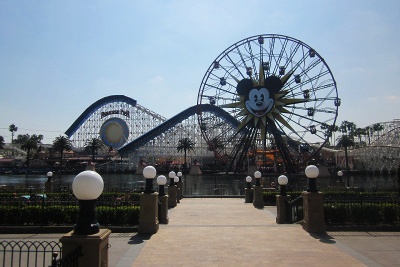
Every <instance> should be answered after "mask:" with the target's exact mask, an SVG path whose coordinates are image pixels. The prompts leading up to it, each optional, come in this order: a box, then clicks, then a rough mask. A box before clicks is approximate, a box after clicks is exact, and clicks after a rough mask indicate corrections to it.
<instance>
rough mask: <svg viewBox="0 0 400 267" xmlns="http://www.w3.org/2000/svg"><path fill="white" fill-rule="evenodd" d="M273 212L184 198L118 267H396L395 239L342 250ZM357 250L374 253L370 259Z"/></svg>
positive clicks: (231, 201) (342, 245) (399, 261)
mask: <svg viewBox="0 0 400 267" xmlns="http://www.w3.org/2000/svg"><path fill="white" fill-rule="evenodd" d="M274 211H276V207H273V208H271V209H269V208H265V209H256V208H254V207H253V205H252V204H245V203H244V201H243V199H212V198H206V199H191V198H185V199H183V200H182V201H181V203H180V204H178V206H177V207H176V208H174V209H172V210H170V213H169V219H170V223H169V224H168V225H160V230H159V231H158V233H157V234H155V235H152V236H151V237H144V238H143V237H142V238H139V237H138V236H139V235H138V236H136V238H134V239H132V240H131V241H132V242H133V243H136V244H137V246H132V247H131V248H130V249H129V250H127V251H126V253H125V255H124V256H122V257H121V261H120V262H119V264H118V265H117V266H118V267H125V266H126V267H128V266H132V267H133V266H307V267H309V266H335V267H337V266H400V256H399V247H400V246H399V245H400V239H399V236H397V238H394V239H392V240H391V242H389V244H385V245H381V246H380V245H378V244H372V243H371V242H366V241H370V240H371V238H373V236H371V235H370V236H367V239H364V240H363V239H362V238H361V239H359V240H356V241H354V239H353V241H350V242H349V243H348V244H347V245H346V243H339V242H337V241H336V240H335V239H334V238H333V237H332V236H329V235H323V236H316V235H310V234H309V233H307V232H305V231H304V230H303V229H302V227H301V226H300V225H298V224H285V225H282V224H281V225H278V224H276V223H275V217H276V215H275V214H274V213H273V212H274ZM368 238H369V239H368ZM146 239H148V240H146ZM389 239H390V238H389ZM342 240H344V239H342ZM360 245H361V247H364V248H368V247H372V248H373V249H372V250H373V251H371V252H372V254H375V255H374V256H373V257H372V258H373V259H371V258H370V257H368V255H369V254H370V253H369V252H368V250H367V253H364V254H366V255H364V254H363V253H360V252H359V251H357V248H360V247H359V246H360ZM357 246H358V247H357ZM351 247H355V248H356V250H354V249H352V248H351ZM380 254H382V256H380ZM389 255H391V256H389ZM375 260H377V261H375ZM132 262H133V263H132ZM128 264H129V265H128Z"/></svg>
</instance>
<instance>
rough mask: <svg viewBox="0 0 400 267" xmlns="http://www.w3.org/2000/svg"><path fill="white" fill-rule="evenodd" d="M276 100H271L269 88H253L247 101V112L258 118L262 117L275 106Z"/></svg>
mask: <svg viewBox="0 0 400 267" xmlns="http://www.w3.org/2000/svg"><path fill="white" fill-rule="evenodd" d="M274 103H275V101H274V99H272V98H270V95H269V92H268V90H267V88H264V87H262V88H253V89H251V90H250V92H249V95H248V99H247V100H246V101H245V106H246V108H247V110H248V111H249V112H250V113H251V114H253V115H254V116H256V117H262V116H264V115H265V114H267V113H268V112H270V111H271V109H272V108H273V106H274Z"/></svg>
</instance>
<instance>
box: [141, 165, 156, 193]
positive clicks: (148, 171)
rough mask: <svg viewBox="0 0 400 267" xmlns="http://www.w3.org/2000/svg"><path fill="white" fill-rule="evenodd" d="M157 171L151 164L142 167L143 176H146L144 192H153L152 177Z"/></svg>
mask: <svg viewBox="0 0 400 267" xmlns="http://www.w3.org/2000/svg"><path fill="white" fill-rule="evenodd" d="M156 175H157V171H156V168H154V167H153V166H146V167H145V168H144V169H143V176H144V178H146V187H145V188H144V193H154V189H153V179H154V177H156Z"/></svg>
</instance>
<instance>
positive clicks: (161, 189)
mask: <svg viewBox="0 0 400 267" xmlns="http://www.w3.org/2000/svg"><path fill="white" fill-rule="evenodd" d="M166 183H167V177H165V176H164V175H160V176H158V177H157V184H158V196H160V197H162V196H165V184H166Z"/></svg>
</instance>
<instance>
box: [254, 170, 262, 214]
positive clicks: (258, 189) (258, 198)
mask: <svg viewBox="0 0 400 267" xmlns="http://www.w3.org/2000/svg"><path fill="white" fill-rule="evenodd" d="M254 177H255V178H256V184H255V185H254V186H253V206H254V207H256V208H259V209H262V208H264V197H263V188H262V186H261V182H260V180H261V172H259V171H256V172H254Z"/></svg>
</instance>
